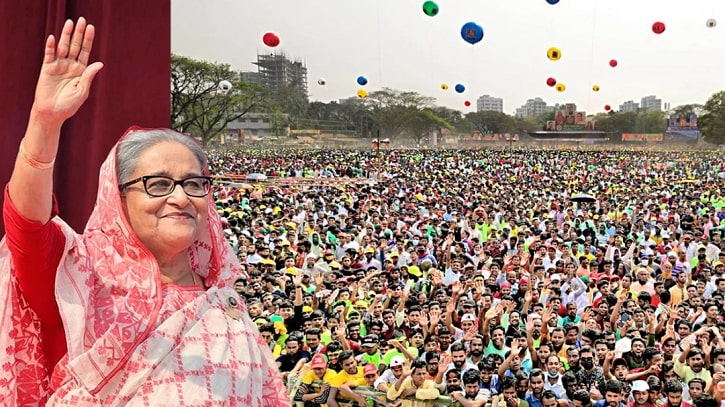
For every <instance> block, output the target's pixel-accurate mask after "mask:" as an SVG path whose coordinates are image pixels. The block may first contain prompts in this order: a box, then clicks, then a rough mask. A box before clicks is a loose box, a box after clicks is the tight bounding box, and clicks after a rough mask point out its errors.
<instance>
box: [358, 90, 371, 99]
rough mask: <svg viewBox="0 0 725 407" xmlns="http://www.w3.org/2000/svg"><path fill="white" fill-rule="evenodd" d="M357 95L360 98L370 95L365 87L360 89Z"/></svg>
mask: <svg viewBox="0 0 725 407" xmlns="http://www.w3.org/2000/svg"><path fill="white" fill-rule="evenodd" d="M357 97H359V98H360V99H365V98H366V97H368V91H366V90H365V89H358V91H357Z"/></svg>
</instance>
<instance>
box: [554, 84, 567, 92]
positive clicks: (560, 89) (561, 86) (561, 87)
mask: <svg viewBox="0 0 725 407" xmlns="http://www.w3.org/2000/svg"><path fill="white" fill-rule="evenodd" d="M565 90H566V85H564V84H563V83H557V84H556V91H557V92H563V91H565Z"/></svg>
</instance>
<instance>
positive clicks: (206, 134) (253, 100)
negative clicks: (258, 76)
mask: <svg viewBox="0 0 725 407" xmlns="http://www.w3.org/2000/svg"><path fill="white" fill-rule="evenodd" d="M239 77H240V75H239V74H238V73H237V72H234V71H232V70H231V68H230V67H229V65H226V64H216V63H211V62H206V61H197V60H195V59H192V58H187V57H184V56H180V55H173V54H172V55H171V127H172V128H174V129H176V130H178V131H182V132H185V133H188V134H190V135H192V136H195V137H198V138H200V139H201V143H202V145H206V144H207V143H209V141H210V140H212V139H213V138H214V137H216V136H217V135H219V134H220V133H222V132H223V131H224V129H225V128H226V127H227V124H229V123H230V122H233V121H235V120H238V119H239V118H241V117H243V116H244V115H245V114H247V113H248V112H250V111H252V110H254V109H258V110H261V109H262V108H263V107H265V106H267V104H268V101H267V92H266V90H265V89H264V88H263V87H262V86H260V85H256V84H251V83H248V82H244V81H242V80H241V79H239ZM222 81H229V82H230V83H231V84H232V87H231V89H229V90H228V91H223V90H221V89H220V86H219V84H220V82H222Z"/></svg>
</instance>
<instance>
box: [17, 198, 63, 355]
mask: <svg viewBox="0 0 725 407" xmlns="http://www.w3.org/2000/svg"><path fill="white" fill-rule="evenodd" d="M57 213H58V208H57V204H56V202H55V197H54V198H53V212H52V215H51V217H54V216H55V215H57ZM3 220H4V222H5V232H6V237H7V243H8V249H9V250H10V255H11V257H12V261H13V270H14V274H15V277H16V278H17V279H18V284H19V285H20V291H21V292H22V294H23V297H24V298H25V299H26V300H27V301H28V304H29V305H30V307H31V308H32V309H33V311H35V313H36V314H37V315H38V318H39V319H40V323H41V330H42V331H41V332H42V335H43V346H44V348H45V352H46V357H47V358H48V362H49V365H50V366H55V364H56V363H57V362H58V360H60V358H61V357H62V356H63V355H64V354H65V353H66V352H67V350H66V347H65V332H64V330H63V321H62V320H61V318H60V311H59V309H58V304H57V303H56V301H55V274H56V270H57V269H58V264H59V263H60V258H61V256H62V255H63V248H64V247H65V236H64V235H63V231H62V230H61V229H60V226H59V225H58V224H56V223H54V222H48V223H46V224H45V225H43V224H42V223H40V222H34V221H30V220H28V219H26V218H25V217H24V216H23V215H21V214H20V213H18V211H17V209H16V208H15V206H14V205H13V203H12V201H11V200H10V194H9V193H8V187H5V201H4V204H3Z"/></svg>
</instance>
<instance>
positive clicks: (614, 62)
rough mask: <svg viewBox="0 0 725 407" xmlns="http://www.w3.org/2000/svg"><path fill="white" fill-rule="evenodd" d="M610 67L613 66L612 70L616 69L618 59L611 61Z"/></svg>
mask: <svg viewBox="0 0 725 407" xmlns="http://www.w3.org/2000/svg"><path fill="white" fill-rule="evenodd" d="M609 66H611V67H612V68H614V67H615V66H617V60H616V59H612V60H610V61H609Z"/></svg>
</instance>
